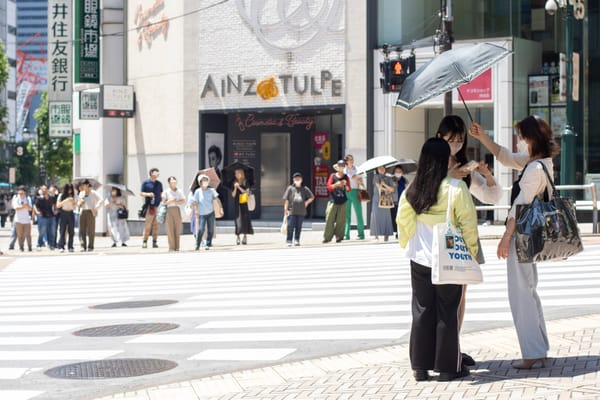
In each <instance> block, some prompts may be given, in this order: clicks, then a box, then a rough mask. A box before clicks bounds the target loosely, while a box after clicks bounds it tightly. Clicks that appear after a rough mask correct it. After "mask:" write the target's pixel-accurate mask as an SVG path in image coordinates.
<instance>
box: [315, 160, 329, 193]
mask: <svg viewBox="0 0 600 400" xmlns="http://www.w3.org/2000/svg"><path fill="white" fill-rule="evenodd" d="M327 179H329V168H328V167H327V166H326V165H314V166H313V193H314V195H315V197H317V198H319V197H321V198H323V197H325V198H327V197H329V193H328V192H327Z"/></svg>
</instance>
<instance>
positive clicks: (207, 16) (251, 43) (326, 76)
mask: <svg viewBox="0 0 600 400" xmlns="http://www.w3.org/2000/svg"><path fill="white" fill-rule="evenodd" d="M345 8H346V0H313V1H310V2H290V1H280V0H260V1H257V0H244V1H235V2H233V1H232V2H226V3H223V4H220V6H219V7H214V8H212V9H207V10H205V11H204V12H202V13H201V14H199V18H200V20H201V21H200V23H199V24H198V26H199V30H200V32H199V35H198V37H199V38H200V40H199V47H200V61H199V71H200V76H199V87H198V96H199V100H200V101H199V103H200V109H201V110H223V109H252V108H270V107H273V108H281V107H302V106H320V105H332V104H343V103H344V102H345V75H346V71H345V59H346V53H345V48H346V46H345ZM223 15H227V16H228V20H227V29H224V28H223ZM216 43H219V44H220V45H218V46H217V45H215V44H216Z"/></svg>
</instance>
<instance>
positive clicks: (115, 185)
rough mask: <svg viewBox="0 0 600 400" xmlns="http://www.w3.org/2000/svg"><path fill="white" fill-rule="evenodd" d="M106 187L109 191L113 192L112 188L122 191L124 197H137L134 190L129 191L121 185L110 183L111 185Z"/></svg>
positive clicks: (107, 184) (108, 184)
mask: <svg viewBox="0 0 600 400" xmlns="http://www.w3.org/2000/svg"><path fill="white" fill-rule="evenodd" d="M104 187H105V188H106V189H107V190H112V189H111V188H117V189H119V190H120V191H121V195H123V196H135V193H134V191H133V190H131V189H129V188H128V187H127V186H125V185H121V184H120V183H114V182H110V183H106V184H105V185H104Z"/></svg>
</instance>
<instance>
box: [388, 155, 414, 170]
mask: <svg viewBox="0 0 600 400" xmlns="http://www.w3.org/2000/svg"><path fill="white" fill-rule="evenodd" d="M398 165H399V166H401V167H402V171H404V173H405V174H410V173H412V172H415V171H416V170H417V162H416V161H415V160H413V159H410V158H401V159H399V160H398V162H397V163H394V164H392V165H389V168H390V169H391V170H392V171H390V172H394V171H393V169H394V168H395V167H396V166H398Z"/></svg>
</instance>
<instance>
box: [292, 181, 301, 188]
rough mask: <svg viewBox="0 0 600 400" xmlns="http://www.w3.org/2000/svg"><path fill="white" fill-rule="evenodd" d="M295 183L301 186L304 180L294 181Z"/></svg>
mask: <svg viewBox="0 0 600 400" xmlns="http://www.w3.org/2000/svg"><path fill="white" fill-rule="evenodd" d="M294 185H296V186H298V187H300V185H302V181H301V180H297V181H294Z"/></svg>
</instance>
